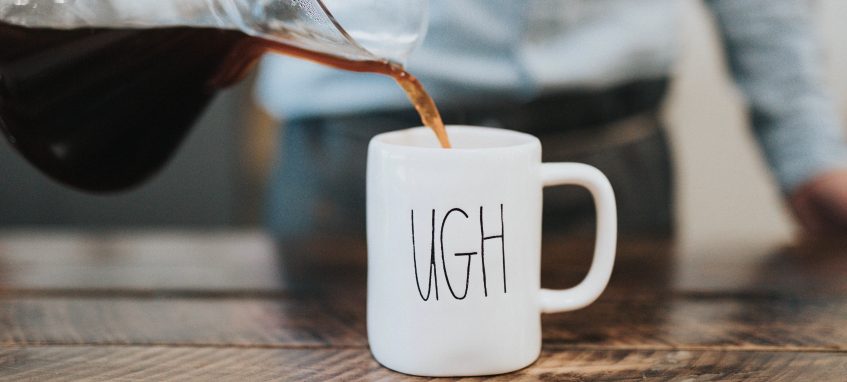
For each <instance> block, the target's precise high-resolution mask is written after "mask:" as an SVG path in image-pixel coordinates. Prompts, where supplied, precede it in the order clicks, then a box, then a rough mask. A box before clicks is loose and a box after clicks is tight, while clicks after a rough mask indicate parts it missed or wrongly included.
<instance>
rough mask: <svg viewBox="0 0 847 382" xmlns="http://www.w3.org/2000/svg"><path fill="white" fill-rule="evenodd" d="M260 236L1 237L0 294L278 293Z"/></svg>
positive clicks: (273, 262) (270, 253) (269, 248)
mask: <svg viewBox="0 0 847 382" xmlns="http://www.w3.org/2000/svg"><path fill="white" fill-rule="evenodd" d="M278 265H279V264H278V262H277V258H276V256H274V248H273V244H272V242H271V241H270V240H269V239H268V238H267V237H266V236H265V235H262V234H261V233H258V232H253V231H245V232H229V231H226V232H195V233H191V232H182V233H163V232H153V233H143V232H133V233H112V234H93V233H91V234H86V233H61V232H55V233H42V232H5V233H2V234H0V290H44V289H48V290H61V289H73V290H84V289H93V290H101V291H115V290H117V291H121V290H188V291H208V290H228V291H255V290H261V291H268V290H270V291H278V290H281V289H283V288H282V285H283V284H284V283H285V280H284V279H283V278H282V277H281V275H280V272H279V268H278Z"/></svg>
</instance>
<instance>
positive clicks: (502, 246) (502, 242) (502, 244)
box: [479, 204, 506, 296]
mask: <svg viewBox="0 0 847 382" xmlns="http://www.w3.org/2000/svg"><path fill="white" fill-rule="evenodd" d="M482 216H483V209H482V206H480V207H479V232H480V236H482V243H481V244H480V247H481V248H480V252H481V254H480V258H481V259H482V263H483V267H482V278H483V283H482V285H483V288H485V295H486V296H488V287H487V286H486V284H485V266H484V264H485V241H486V240H492V239H500V249H501V251H502V254H503V255H502V256H503V258H502V261H503V293H506V240H505V238H504V237H503V236H504V232H505V229H504V226H503V204H500V234H499V235H492V236H485V228H484V227H483V222H482Z"/></svg>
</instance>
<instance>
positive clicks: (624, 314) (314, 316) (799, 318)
mask: <svg viewBox="0 0 847 382" xmlns="http://www.w3.org/2000/svg"><path fill="white" fill-rule="evenodd" d="M364 302H365V301H364V295H355V294H342V293H338V294H337V295H334V296H317V297H302V298H291V297H286V298H280V299H255V298H145V299H140V298H102V297H97V298H80V299H70V298H12V299H8V298H7V299H0V344H5V345H39V344H40V345H43V344H65V345H74V344H103V345H133V344H147V345H165V344H167V345H203V346H230V345H237V346H311V347H315V346H365V344H366V337H367V336H366V331H365V313H364V306H365V305H364ZM844 317H847V298H834V297H833V298H819V299H783V298H757V299H744V300H739V299H735V298H667V299H664V298H662V299H634V300H614V299H606V300H603V299H601V300H600V301H598V302H597V303H595V304H594V305H591V306H589V307H588V308H586V309H583V310H580V311H575V312H569V313H560V314H552V315H544V316H543V318H542V323H543V325H542V327H543V332H544V333H543V335H544V341H545V343H546V344H548V345H557V346H562V347H571V348H572V347H581V348H598V349H615V348H642V349H663V350H671V349H705V348H721V349H737V350H816V351H818V350H826V351H847V326H845V325H844Z"/></svg>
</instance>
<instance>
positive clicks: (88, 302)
mask: <svg viewBox="0 0 847 382" xmlns="http://www.w3.org/2000/svg"><path fill="white" fill-rule="evenodd" d="M343 303H344V302H343V301H341V302H339V304H338V306H336V305H335V304H329V303H325V302H324V301H323V300H322V299H319V298H291V297H289V298H284V299H268V300H264V299H240V298H80V299H69V298H35V299H0V344H3V345H11V344H18V345H45V344H100V345H110V344H148V345H151V344H169V345H184V344H189V345H209V346H219V345H234V346H311V347H314V346H330V345H332V346H351V345H357V346H364V345H365V344H366V336H365V326H364V320H363V319H364V316H363V315H362V314H354V315H351V314H350V312H349V310H347V311H345V306H344V305H341V304H343Z"/></svg>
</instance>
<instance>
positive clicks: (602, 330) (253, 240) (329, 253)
mask: <svg viewBox="0 0 847 382" xmlns="http://www.w3.org/2000/svg"><path fill="white" fill-rule="evenodd" d="M544 240H545V241H544V245H543V251H544V254H543V256H542V284H543V286H545V287H551V288H565V287H569V286H572V285H575V284H576V283H578V282H579V281H580V280H581V278H582V277H583V276H584V274H585V273H586V271H587V269H588V266H589V264H590V256H591V251H592V247H593V243H592V239H591V238H587V237H581V238H580V237H562V236H548V237H545V239H544ZM843 244H844V243H830V242H825V243H803V244H799V245H792V246H784V245H775V246H766V247H758V248H752V247H745V246H744V245H731V246H727V247H725V248H724V249H721V248H720V247H718V246H716V247H715V248H698V249H696V250H691V249H686V248H681V247H680V246H678V245H677V244H675V243H673V242H672V241H669V240H666V239H661V238H659V239H657V238H647V237H638V238H624V239H622V240H621V242H620V246H619V251H618V260H617V262H616V269H615V272H614V274H613V276H612V279H611V282H610V286H609V289H608V290H607V292H606V293H604V295H603V296H602V297H601V298H600V300H598V301H597V302H595V303H594V304H592V305H591V306H589V307H588V308H585V309H582V310H579V311H575V312H568V313H561V314H553V315H544V316H542V324H543V325H542V327H543V332H544V333H543V338H544V352H543V354H542V358H541V359H540V360H539V361H538V362H536V363H535V364H534V365H532V366H531V367H529V368H527V369H524V370H521V371H519V372H517V373H513V374H507V375H503V376H497V377H494V378H491V379H492V380H556V381H558V380H624V381H628V380H631V381H640V380H644V379H659V380H680V381H683V380H759V381H774V380H775V381H783V380H784V381H794V380H815V381H829V380H835V381H843V380H844V377H845V376H847V359H845V357H847V325H844V323H845V320H847V318H845V317H847V297H845V293H847V277H845V275H847V245H843ZM292 254H298V255H299V257H298V256H291V255H292ZM338 254H343V255H338ZM291 259H300V260H303V259H307V260H309V261H314V263H313V264H308V266H307V267H305V268H301V267H302V266H303V265H304V264H303V263H302V262H300V263H297V261H294V262H292V261H291ZM298 261H299V260H298ZM302 269H308V272H307V274H305V276H306V277H305V278H304V277H303V276H304V275H303V274H298V272H299V271H300V270H302ZM292 276H296V278H297V280H296V281H295V280H294V279H292ZM303 281H305V284H303V285H309V286H310V288H309V289H307V290H305V291H304V290H302V289H298V286H300V285H301V284H300V283H301V282H303ZM364 287H365V248H364V243H363V242H362V240H361V239H355V238H353V239H351V238H332V239H327V238H322V239H315V240H307V241H304V242H303V243H302V245H300V246H298V247H288V248H281V249H278V248H275V246H274V243H272V242H271V241H270V240H269V239H268V238H267V237H266V236H264V235H261V234H256V233H251V232H244V233H226V232H222V233H195V234H184V233H181V234H141V235H139V234H126V235H122V234H109V235H80V234H51V235H43V234H26V233H24V234H21V233H16V234H0V380H10V381H18V380H61V381H64V380H68V381H71V380H103V381H105V380H215V379H220V380H234V379H237V380H244V381H252V380H257V381H264V380H280V379H284V380H307V381H310V380H314V381H323V380H331V379H340V380H391V381H393V380H401V379H410V380H414V378H412V377H408V376H404V375H401V374H397V373H394V372H391V371H389V370H387V369H385V368H382V367H380V366H379V365H378V364H377V363H376V362H375V361H373V359H372V358H371V357H370V353H369V352H368V350H367V336H366V332H365V295H366V293H365V289H364Z"/></svg>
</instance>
